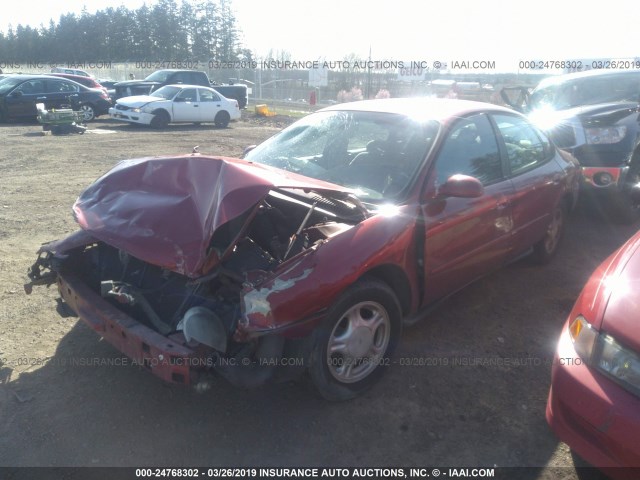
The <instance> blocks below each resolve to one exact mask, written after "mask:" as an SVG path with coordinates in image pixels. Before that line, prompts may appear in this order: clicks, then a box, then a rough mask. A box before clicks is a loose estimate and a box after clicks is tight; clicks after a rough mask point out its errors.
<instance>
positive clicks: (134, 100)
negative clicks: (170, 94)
mask: <svg viewBox="0 0 640 480" xmlns="http://www.w3.org/2000/svg"><path fill="white" fill-rule="evenodd" d="M166 101H167V99H166V98H162V97H154V96H151V95H135V96H132V97H124V98H120V99H118V103H119V104H120V105H125V106H127V107H130V108H140V107H144V106H145V105H147V104H149V103H153V102H166Z"/></svg>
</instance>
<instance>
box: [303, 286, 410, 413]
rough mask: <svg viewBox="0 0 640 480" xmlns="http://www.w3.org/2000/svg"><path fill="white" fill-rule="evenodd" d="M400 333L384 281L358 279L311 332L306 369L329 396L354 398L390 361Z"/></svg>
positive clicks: (393, 300)
mask: <svg viewBox="0 0 640 480" xmlns="http://www.w3.org/2000/svg"><path fill="white" fill-rule="evenodd" d="M401 333H402V312H401V309H400V304H399V302H398V299H397V298H396V295H395V294H394V293H393V291H392V290H391V288H389V286H388V285H387V284H385V283H383V282H381V281H379V280H376V279H364V280H361V281H358V282H357V283H355V284H354V285H352V286H351V287H350V288H348V289H347V290H345V292H344V293H343V294H342V295H341V296H340V298H339V299H338V300H337V301H336V303H335V304H334V305H333V306H332V307H331V308H330V309H329V311H328V312H327V316H326V317H325V319H324V321H323V322H322V323H321V324H320V325H319V326H318V328H317V329H316V330H315V331H314V333H313V346H312V350H311V356H310V365H309V374H310V377H311V380H312V382H313V385H314V386H315V388H316V390H317V391H318V393H320V395H322V396H323V397H324V398H325V399H327V400H331V401H343V400H349V399H352V398H355V397H356V396H358V395H360V394H361V393H362V392H364V391H365V390H367V389H368V388H370V387H371V386H372V385H373V384H374V383H375V382H376V381H377V380H378V379H379V378H380V376H381V375H382V374H383V372H384V370H385V369H386V368H387V367H388V366H389V365H390V358H389V357H390V355H392V354H393V352H394V350H395V348H396V346H397V344H398V341H399V339H400V335H401Z"/></svg>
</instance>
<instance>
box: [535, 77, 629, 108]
mask: <svg viewBox="0 0 640 480" xmlns="http://www.w3.org/2000/svg"><path fill="white" fill-rule="evenodd" d="M639 99H640V75H630V76H621V75H617V76H616V75H605V76H598V77H583V78H577V79H575V80H570V81H564V82H554V83H552V84H550V85H547V86H542V87H538V88H536V89H535V90H534V91H533V93H532V94H531V109H532V110H540V109H546V110H564V109H567V108H572V107H579V106H582V105H596V104H599V103H610V102H626V101H634V102H635V101H638V100H639Z"/></svg>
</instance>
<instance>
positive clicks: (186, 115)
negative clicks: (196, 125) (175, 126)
mask: <svg viewBox="0 0 640 480" xmlns="http://www.w3.org/2000/svg"><path fill="white" fill-rule="evenodd" d="M172 109H173V121H174V122H199V121H200V120H201V115H200V103H199V102H198V93H197V89H195V88H184V89H182V90H181V91H180V93H178V94H177V95H176V96H175V97H174V98H173V102H172Z"/></svg>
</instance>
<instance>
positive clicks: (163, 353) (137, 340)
mask: <svg viewBox="0 0 640 480" xmlns="http://www.w3.org/2000/svg"><path fill="white" fill-rule="evenodd" d="M57 285H58V290H59V292H60V295H61V296H62V298H63V300H64V301H65V302H66V303H67V304H68V305H69V307H71V309H72V310H74V311H75V312H76V313H77V314H78V316H79V317H80V318H81V319H82V320H83V321H84V322H85V323H86V324H87V325H89V326H90V327H91V328H92V329H93V330H95V331H96V332H98V333H99V334H100V335H101V336H102V337H103V338H104V339H105V340H106V341H107V342H109V343H110V344H111V345H113V346H114V347H115V348H116V349H118V350H119V351H121V352H122V353H124V354H125V355H127V356H128V357H129V358H131V359H132V360H134V361H135V363H137V364H139V365H143V366H145V367H146V368H148V369H149V370H150V371H151V372H152V373H153V374H154V375H156V376H157V377H159V378H161V379H162V380H164V381H166V382H169V383H179V384H181V385H192V384H195V383H197V381H198V377H199V371H201V370H203V367H206V366H207V362H208V361H209V360H208V359H207V358H201V357H199V356H198V355H197V353H196V352H195V351H194V350H192V349H190V348H188V347H186V346H184V345H183V344H182V342H184V337H183V336H182V335H181V334H175V335H174V336H170V337H165V336H163V335H160V334H159V333H157V332H155V331H154V330H152V329H150V328H149V327H147V326H145V325H143V324H141V323H140V322H138V321H136V320H134V319H133V318H131V317H130V316H129V315H126V314H125V313H123V312H121V311H120V310H118V309H117V308H116V307H114V306H113V305H111V304H110V303H109V302H107V301H106V300H105V299H103V298H102V297H101V296H100V295H98V294H97V293H95V292H94V291H93V290H91V289H90V288H89V287H88V286H87V285H85V284H84V283H83V282H82V281H81V280H80V279H79V278H78V277H76V276H75V275H73V274H71V273H62V274H58V278H57Z"/></svg>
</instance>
